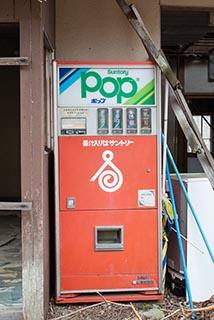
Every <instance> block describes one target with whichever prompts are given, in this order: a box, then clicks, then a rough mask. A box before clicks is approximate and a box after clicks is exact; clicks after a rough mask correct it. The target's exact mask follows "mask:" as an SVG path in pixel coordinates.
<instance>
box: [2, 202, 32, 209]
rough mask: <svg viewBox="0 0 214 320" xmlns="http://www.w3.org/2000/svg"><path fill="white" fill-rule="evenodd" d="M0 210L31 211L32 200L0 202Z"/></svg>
mask: <svg viewBox="0 0 214 320" xmlns="http://www.w3.org/2000/svg"><path fill="white" fill-rule="evenodd" d="M0 210H11V211H12V210H21V211H31V210H32V202H0Z"/></svg>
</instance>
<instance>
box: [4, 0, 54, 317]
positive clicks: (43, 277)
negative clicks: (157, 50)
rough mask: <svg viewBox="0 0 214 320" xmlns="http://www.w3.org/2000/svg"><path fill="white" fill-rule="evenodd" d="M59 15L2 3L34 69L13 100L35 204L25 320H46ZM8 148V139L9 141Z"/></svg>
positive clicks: (26, 229) (25, 233)
mask: <svg viewBox="0 0 214 320" xmlns="http://www.w3.org/2000/svg"><path fill="white" fill-rule="evenodd" d="M54 12H55V3H54V0H49V1H47V2H44V3H43V4H42V3H40V2H39V1H37V0H28V1H26V0H2V1H1V12H0V22H18V23H19V25H20V56H24V57H28V58H29V61H30V64H29V66H24V67H20V97H19V94H18V95H16V97H15V96H13V95H11V97H13V98H14V99H15V98H16V99H18V102H20V119H21V128H20V134H21V193H22V201H32V204H33V208H32V211H30V212H26V211H25V212H22V258H23V263H22V288H23V314H24V319H25V320H28V319H29V320H34V319H35V320H43V319H45V316H46V312H47V309H48V302H49V260H48V257H49V238H48V232H49V226H48V219H49V208H48V192H49V191H48V155H47V153H46V152H45V141H46V139H45V106H44V100H45V99H44V90H45V85H44V37H43V35H44V34H43V32H44V31H45V33H46V35H47V37H48V39H49V42H50V43H51V45H52V46H54V42H55V34H54V23H55V16H54ZM11 68H13V67H11ZM18 89H19V88H18ZM17 96H18V97H17ZM11 101H12V100H11ZM11 103H12V102H11ZM11 116H13V113H11ZM16 129H17V128H16ZM8 134H9V135H11V134H13V133H12V132H9V133H8ZM5 143H8V140H6V139H5ZM14 147H15V146H11V148H14ZM14 317H15V315H14ZM14 319H16V318H14Z"/></svg>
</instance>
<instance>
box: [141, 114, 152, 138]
mask: <svg viewBox="0 0 214 320" xmlns="http://www.w3.org/2000/svg"><path fill="white" fill-rule="evenodd" d="M140 122H141V125H140V126H141V128H140V131H141V133H151V132H152V119H151V108H142V109H141V117H140Z"/></svg>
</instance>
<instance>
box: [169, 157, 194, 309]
mask: <svg viewBox="0 0 214 320" xmlns="http://www.w3.org/2000/svg"><path fill="white" fill-rule="evenodd" d="M166 175H167V180H168V186H169V194H170V198H171V201H172V210H173V213H174V221H175V228H176V231H177V233H176V234H177V239H178V246H179V251H180V255H181V262H182V266H183V271H184V277H185V284H186V290H187V294H188V299H189V306H190V309H193V308H194V306H193V302H192V294H191V290H190V285H189V278H188V274H187V268H186V261H185V256H184V250H183V246H182V240H181V233H180V227H179V223H178V217H177V210H176V206H175V199H174V194H173V189H172V182H171V177H170V172H169V165H168V160H166Z"/></svg>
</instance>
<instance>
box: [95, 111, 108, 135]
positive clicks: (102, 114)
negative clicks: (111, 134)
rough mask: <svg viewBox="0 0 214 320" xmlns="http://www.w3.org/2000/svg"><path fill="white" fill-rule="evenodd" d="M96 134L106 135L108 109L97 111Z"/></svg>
mask: <svg viewBox="0 0 214 320" xmlns="http://www.w3.org/2000/svg"><path fill="white" fill-rule="evenodd" d="M97 133H98V134H107V133H108V109H106V108H99V109H97Z"/></svg>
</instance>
